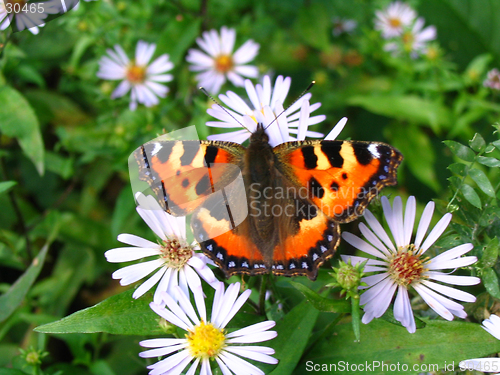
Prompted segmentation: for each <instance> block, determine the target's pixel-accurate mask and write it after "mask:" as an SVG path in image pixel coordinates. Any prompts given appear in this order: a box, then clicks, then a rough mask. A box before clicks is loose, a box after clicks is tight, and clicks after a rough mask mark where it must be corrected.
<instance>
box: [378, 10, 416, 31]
mask: <svg viewBox="0 0 500 375" xmlns="http://www.w3.org/2000/svg"><path fill="white" fill-rule="evenodd" d="M375 16H376V19H375V29H376V30H379V31H381V32H382V37H383V38H385V39H390V38H393V37H396V36H400V35H401V34H402V33H403V30H404V29H405V28H406V27H409V26H410V25H411V24H412V23H413V21H414V20H415V18H416V17H417V13H415V11H414V10H413V9H412V8H410V7H409V6H408V5H407V4H405V3H402V2H400V1H396V2H394V3H391V4H390V5H389V6H388V7H387V9H385V10H381V11H380V10H379V11H377V12H375Z"/></svg>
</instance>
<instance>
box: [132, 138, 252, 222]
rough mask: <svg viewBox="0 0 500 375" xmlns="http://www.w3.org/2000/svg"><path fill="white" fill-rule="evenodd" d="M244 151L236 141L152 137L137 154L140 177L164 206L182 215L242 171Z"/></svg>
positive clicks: (193, 208)
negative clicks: (165, 139)
mask: <svg viewBox="0 0 500 375" xmlns="http://www.w3.org/2000/svg"><path fill="white" fill-rule="evenodd" d="M244 152H245V148H244V147H243V146H241V145H239V144H237V143H232V142H218V141H152V142H149V143H146V144H144V145H142V146H141V147H139V148H138V149H136V150H135V152H134V156H135V159H136V161H137V163H138V164H139V178H140V179H141V180H142V181H146V182H147V183H148V184H149V186H150V187H151V189H152V190H153V192H154V194H155V195H156V198H157V200H158V202H159V203H160V205H161V206H162V208H163V209H164V210H165V211H167V212H168V213H170V214H173V215H175V216H181V215H186V214H188V213H191V212H192V211H194V210H195V209H196V208H198V207H199V206H200V205H202V204H203V202H204V201H205V200H206V199H207V197H208V196H210V195H211V194H213V193H215V192H217V191H220V190H221V189H223V188H224V187H225V186H226V185H228V184H230V183H231V182H232V181H234V180H235V179H236V178H237V177H238V175H241V169H240V167H239V166H240V165H241V163H242V155H243V153H244Z"/></svg>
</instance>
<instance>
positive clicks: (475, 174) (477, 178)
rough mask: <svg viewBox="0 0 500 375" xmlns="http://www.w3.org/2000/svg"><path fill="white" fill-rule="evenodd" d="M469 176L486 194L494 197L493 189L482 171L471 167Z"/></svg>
mask: <svg viewBox="0 0 500 375" xmlns="http://www.w3.org/2000/svg"><path fill="white" fill-rule="evenodd" d="M469 176H470V177H471V178H472V179H473V180H474V182H475V183H476V184H477V186H479V188H480V189H481V190H482V191H483V192H484V193H485V194H486V195H488V196H490V197H492V198H495V190H494V189H493V186H492V185H491V182H490V180H489V179H488V177H486V175H485V174H484V172H483V171H482V170H480V169H471V170H470V171H469Z"/></svg>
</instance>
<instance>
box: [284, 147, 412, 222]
mask: <svg viewBox="0 0 500 375" xmlns="http://www.w3.org/2000/svg"><path fill="white" fill-rule="evenodd" d="M274 151H275V153H276V155H277V158H278V161H279V163H278V164H277V168H278V169H279V170H281V172H282V173H283V174H284V175H285V176H286V177H287V178H288V179H290V180H291V181H292V182H293V183H294V184H296V185H298V186H300V188H299V189H298V191H299V195H300V197H301V198H302V199H309V200H310V201H311V202H313V203H314V204H315V205H316V206H318V207H319V209H320V210H321V211H322V212H323V213H324V214H325V215H326V216H328V217H329V218H332V219H333V220H335V221H336V222H340V223H345V222H349V221H352V220H354V219H355V218H356V217H357V216H359V215H361V214H362V213H363V211H364V209H365V208H366V206H367V205H368V203H369V202H370V200H371V199H372V198H373V197H374V196H375V195H376V194H377V193H378V192H379V191H380V189H382V188H383V187H384V186H389V185H395V184H396V183H397V180H396V170H397V167H398V166H399V164H400V163H401V160H402V159H403V156H402V155H401V153H400V152H399V151H398V150H396V149H395V148H394V147H392V146H389V145H387V144H384V143H376V142H361V141H302V142H288V143H283V144H281V145H279V146H277V147H275V148H274Z"/></svg>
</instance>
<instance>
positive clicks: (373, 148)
mask: <svg viewBox="0 0 500 375" xmlns="http://www.w3.org/2000/svg"><path fill="white" fill-rule="evenodd" d="M368 151H370V153H371V154H372V156H373V157H374V158H375V159H379V158H380V152H378V146H377V145H374V144H371V145H369V146H368Z"/></svg>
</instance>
